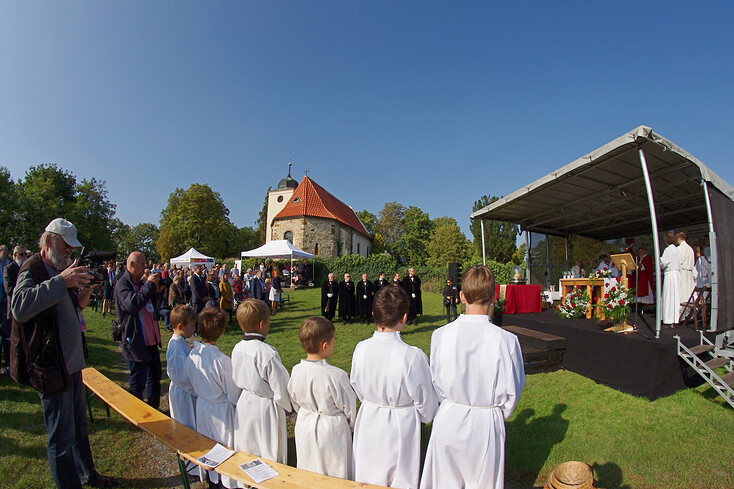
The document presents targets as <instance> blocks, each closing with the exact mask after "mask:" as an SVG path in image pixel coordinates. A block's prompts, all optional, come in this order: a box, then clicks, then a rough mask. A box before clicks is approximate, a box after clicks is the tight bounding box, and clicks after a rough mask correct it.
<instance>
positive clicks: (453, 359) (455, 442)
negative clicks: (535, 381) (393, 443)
mask: <svg viewBox="0 0 734 489" xmlns="http://www.w3.org/2000/svg"><path fill="white" fill-rule="evenodd" d="M461 282H462V287H463V290H462V291H461V292H460V294H459V295H460V297H461V302H462V303H463V304H464V305H465V310H466V313H465V314H462V315H461V316H459V318H458V319H457V320H456V321H454V322H453V323H450V324H447V325H446V326H443V327H441V328H438V329H437V330H436V331H434V333H433V336H432V337H431V374H432V376H433V384H434V386H435V388H436V393H437V394H438V397H439V400H440V402H441V404H440V407H439V409H438V413H437V414H436V417H435V419H434V420H433V429H432V432H431V440H430V442H429V444H428V450H427V452H426V461H425V465H424V467H423V475H422V478H421V489H444V488H454V487H456V488H459V487H461V488H475V489H489V488H495V489H500V488H502V487H504V467H505V446H504V445H505V420H506V419H507V418H508V417H509V416H510V414H512V411H513V410H514V409H515V406H516V405H517V402H518V401H519V399H520V393H521V392H522V388H523V386H524V385H525V370H524V367H523V360H522V353H521V351H520V344H519V342H518V340H517V337H516V336H515V335H513V334H512V333H509V332H507V331H505V330H503V329H501V328H499V327H497V326H495V325H494V324H492V323H491V322H490V319H489V316H488V312H489V307H490V305H491V304H492V302H493V301H494V297H493V296H494V275H493V274H492V271H491V270H490V269H489V268H487V267H483V266H478V267H471V268H470V269H468V270H467V271H466V272H465V273H464V275H463V277H462V280H461Z"/></svg>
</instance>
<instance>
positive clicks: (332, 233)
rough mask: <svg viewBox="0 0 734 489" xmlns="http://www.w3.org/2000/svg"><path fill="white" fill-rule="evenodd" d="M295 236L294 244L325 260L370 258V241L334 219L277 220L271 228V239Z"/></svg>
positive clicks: (300, 218) (297, 218) (298, 218)
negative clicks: (346, 257) (291, 234)
mask: <svg viewBox="0 0 734 489" xmlns="http://www.w3.org/2000/svg"><path fill="white" fill-rule="evenodd" d="M289 231H290V232H291V233H293V244H294V245H296V246H297V247H299V248H301V249H302V250H304V251H308V252H309V253H314V254H318V255H319V256H321V257H322V258H334V257H336V256H344V255H349V254H357V248H358V245H357V243H359V254H360V255H362V256H367V252H368V250H369V246H371V244H370V242H369V240H368V239H367V238H366V237H365V236H362V235H361V234H359V233H357V232H356V231H354V230H353V229H352V228H350V227H349V226H346V225H344V224H342V223H341V222H339V221H336V220H333V219H325V218H321V217H306V218H304V217H293V218H285V219H278V220H276V221H275V222H274V223H273V226H272V228H271V235H270V239H285V234H286V233H287V232H289Z"/></svg>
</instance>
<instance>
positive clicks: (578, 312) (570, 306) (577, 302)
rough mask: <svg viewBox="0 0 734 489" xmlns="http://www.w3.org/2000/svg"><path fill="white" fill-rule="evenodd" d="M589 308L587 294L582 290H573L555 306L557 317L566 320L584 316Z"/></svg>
mask: <svg viewBox="0 0 734 489" xmlns="http://www.w3.org/2000/svg"><path fill="white" fill-rule="evenodd" d="M588 308H589V294H588V293H587V292H586V290H585V289H584V290H583V291H582V290H579V289H576V290H573V291H571V292H569V293H568V294H566V296H565V297H564V298H563V300H562V301H561V303H560V304H559V305H557V306H556V309H557V310H558V315H559V316H561V317H562V318H567V319H578V318H580V317H583V316H585V315H586V310H587V309H588Z"/></svg>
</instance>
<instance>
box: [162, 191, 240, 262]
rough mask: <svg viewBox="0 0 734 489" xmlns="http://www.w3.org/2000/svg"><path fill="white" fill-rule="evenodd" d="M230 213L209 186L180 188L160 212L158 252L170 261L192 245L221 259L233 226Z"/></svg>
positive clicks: (220, 198) (165, 259)
mask: <svg viewBox="0 0 734 489" xmlns="http://www.w3.org/2000/svg"><path fill="white" fill-rule="evenodd" d="M228 216H229V209H227V207H225V205H224V202H223V201H222V197H221V196H220V195H219V193H218V192H214V191H213V190H212V189H211V187H209V185H202V184H198V183H194V184H192V185H191V186H190V187H189V188H188V189H187V190H183V189H180V188H177V189H176V190H175V191H174V192H173V193H172V194H171V195H170V196H169V197H168V206H167V207H166V208H165V209H163V212H161V227H160V234H159V237H158V241H157V242H156V250H157V251H158V254H159V255H160V257H161V259H163V260H164V261H167V260H169V259H170V258H172V257H175V256H178V255H179V254H181V253H183V252H184V251H186V250H187V249H189V248H191V247H192V246H193V247H194V248H196V249H197V250H198V251H200V252H201V253H204V254H206V255H209V256H214V257H217V258H222V257H223V256H224V255H225V251H226V249H227V237H228V234H229V229H230V225H231V223H230V221H229V217H228Z"/></svg>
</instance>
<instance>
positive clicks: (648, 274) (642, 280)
mask: <svg viewBox="0 0 734 489" xmlns="http://www.w3.org/2000/svg"><path fill="white" fill-rule="evenodd" d="M637 256H638V259H637V291H636V295H637V301H638V302H639V303H640V304H654V303H655V280H654V278H653V277H654V275H653V272H654V271H655V269H654V267H653V263H652V258H651V257H650V255H648V254H647V253H645V248H643V247H642V246H640V247H639V248H638V249H637ZM629 286H630V287H634V286H635V284H634V283H630V284H629Z"/></svg>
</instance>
